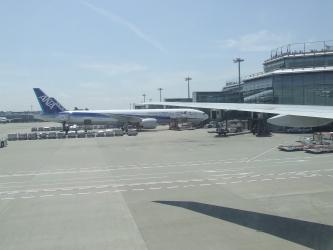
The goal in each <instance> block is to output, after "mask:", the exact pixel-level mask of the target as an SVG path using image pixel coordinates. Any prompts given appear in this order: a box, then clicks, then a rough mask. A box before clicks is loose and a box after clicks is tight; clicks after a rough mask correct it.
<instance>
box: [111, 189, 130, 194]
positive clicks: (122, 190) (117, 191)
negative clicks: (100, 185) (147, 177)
mask: <svg viewBox="0 0 333 250" xmlns="http://www.w3.org/2000/svg"><path fill="white" fill-rule="evenodd" d="M126 191H127V190H126V189H118V190H114V191H113V193H119V192H126Z"/></svg>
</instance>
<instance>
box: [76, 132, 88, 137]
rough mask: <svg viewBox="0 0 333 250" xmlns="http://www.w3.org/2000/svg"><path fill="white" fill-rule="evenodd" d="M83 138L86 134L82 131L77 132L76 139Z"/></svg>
mask: <svg viewBox="0 0 333 250" xmlns="http://www.w3.org/2000/svg"><path fill="white" fill-rule="evenodd" d="M85 137H86V132H84V130H79V131H77V138H85Z"/></svg>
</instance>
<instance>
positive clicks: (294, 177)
mask: <svg viewBox="0 0 333 250" xmlns="http://www.w3.org/2000/svg"><path fill="white" fill-rule="evenodd" d="M289 178H290V179H299V177H297V176H290V177H289Z"/></svg>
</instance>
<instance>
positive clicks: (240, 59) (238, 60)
mask: <svg viewBox="0 0 333 250" xmlns="http://www.w3.org/2000/svg"><path fill="white" fill-rule="evenodd" d="M241 62H244V59H243V58H240V57H237V58H236V59H234V63H238V88H239V102H242V96H241V89H240V83H241V77H240V63H241Z"/></svg>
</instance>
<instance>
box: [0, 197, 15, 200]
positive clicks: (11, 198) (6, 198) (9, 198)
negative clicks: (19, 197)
mask: <svg viewBox="0 0 333 250" xmlns="http://www.w3.org/2000/svg"><path fill="white" fill-rule="evenodd" d="M1 200H15V198H14V197H4V198H1Z"/></svg>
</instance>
